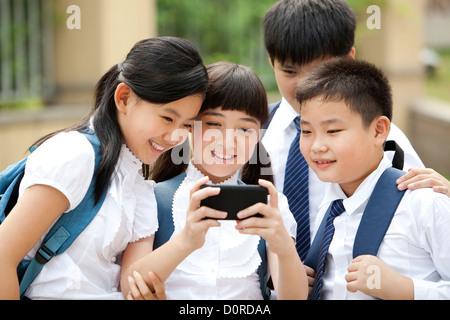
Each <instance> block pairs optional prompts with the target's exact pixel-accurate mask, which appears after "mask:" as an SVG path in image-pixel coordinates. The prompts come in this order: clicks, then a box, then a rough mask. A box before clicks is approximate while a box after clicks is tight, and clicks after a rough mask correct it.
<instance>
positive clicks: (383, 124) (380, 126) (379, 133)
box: [374, 116, 391, 146]
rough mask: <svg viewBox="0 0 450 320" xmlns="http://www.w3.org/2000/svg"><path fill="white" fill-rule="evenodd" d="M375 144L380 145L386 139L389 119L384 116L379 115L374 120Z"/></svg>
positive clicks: (389, 125)
mask: <svg viewBox="0 0 450 320" xmlns="http://www.w3.org/2000/svg"><path fill="white" fill-rule="evenodd" d="M374 121H375V139H376V142H375V143H376V145H377V146H378V145H379V146H382V145H383V144H384V142H385V141H386V139H387V137H388V135H389V131H390V129H391V121H389V119H388V117H386V116H379V117H378V118H376V119H375V120H374Z"/></svg>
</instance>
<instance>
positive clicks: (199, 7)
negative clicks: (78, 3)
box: [157, 0, 386, 90]
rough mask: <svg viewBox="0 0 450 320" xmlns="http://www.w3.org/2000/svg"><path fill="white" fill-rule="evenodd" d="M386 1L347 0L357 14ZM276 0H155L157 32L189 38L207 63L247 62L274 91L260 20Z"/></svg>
mask: <svg viewBox="0 0 450 320" xmlns="http://www.w3.org/2000/svg"><path fill="white" fill-rule="evenodd" d="M385 1H386V0H347V2H348V3H349V4H350V6H351V7H352V8H354V10H355V12H356V13H362V14H365V11H366V9H367V7H368V6H369V5H371V4H377V5H382V4H383V3H384V2H385ZM275 2H276V0H158V1H157V4H158V14H157V18H158V34H159V35H160V36H178V37H182V38H185V39H188V40H190V41H192V42H193V43H194V44H195V45H196V46H197V48H198V49H199V50H200V53H201V54H202V56H203V58H204V61H205V63H206V64H208V63H212V62H216V61H220V60H227V61H232V62H236V63H241V64H245V65H248V66H249V67H251V68H253V70H255V72H256V73H257V74H258V76H259V77H260V78H261V80H262V82H263V83H264V85H265V87H266V89H267V90H276V83H275V79H274V77H273V72H272V70H271V67H270V64H269V62H268V58H267V54H266V51H265V49H264V39H263V27H262V21H263V17H264V15H265V13H266V11H267V9H269V8H270V6H272V5H273V4H274V3H275Z"/></svg>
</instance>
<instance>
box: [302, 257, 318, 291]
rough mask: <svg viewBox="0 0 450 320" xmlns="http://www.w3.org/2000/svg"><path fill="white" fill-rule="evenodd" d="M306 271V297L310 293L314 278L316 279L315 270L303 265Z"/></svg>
mask: <svg viewBox="0 0 450 320" xmlns="http://www.w3.org/2000/svg"><path fill="white" fill-rule="evenodd" d="M303 266H304V267H305V271H306V277H307V278H308V299H309V296H310V295H311V291H312V288H313V286H314V280H315V279H316V271H314V269H313V268H310V267H308V266H307V265H303Z"/></svg>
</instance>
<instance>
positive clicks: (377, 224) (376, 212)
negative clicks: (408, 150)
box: [303, 167, 405, 270]
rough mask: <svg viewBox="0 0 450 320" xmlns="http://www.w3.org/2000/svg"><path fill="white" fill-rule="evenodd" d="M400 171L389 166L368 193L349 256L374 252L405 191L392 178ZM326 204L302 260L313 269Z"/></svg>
mask: <svg viewBox="0 0 450 320" xmlns="http://www.w3.org/2000/svg"><path fill="white" fill-rule="evenodd" d="M403 174H404V172H403V171H400V170H398V169H395V168H392V167H390V168H387V169H386V170H385V171H384V172H383V174H382V175H381V176H380V179H379V180H378V182H377V184H376V185H375V188H374V190H373V192H372V194H371V195H370V198H369V201H368V203H367V205H366V209H365V210H364V213H363V216H362V218H361V222H360V223H359V227H358V231H357V232H356V236H355V241H354V243H353V258H355V257H357V256H359V255H362V254H370V255H374V256H376V255H377V253H378V248H379V246H380V244H381V241H383V238H384V235H385V234H386V231H387V229H388V228H389V225H390V223H391V220H392V217H393V216H394V213H395V211H396V210H397V207H398V204H399V203H400V201H401V199H402V197H403V195H404V194H405V190H403V191H399V190H398V189H397V184H396V182H395V181H396V180H397V179H398V178H399V177H400V176H402V175H403ZM330 208H331V206H330ZM330 208H328V211H327V213H326V214H325V216H324V219H323V220H322V223H321V224H320V226H319V229H318V230H317V233H316V235H315V236H314V240H313V243H312V244H311V247H310V249H309V252H308V255H307V257H306V258H305V261H304V262H303V263H304V264H305V265H307V266H309V267H311V268H312V269H314V270H316V267H317V262H318V258H319V253H320V245H321V241H320V240H321V239H322V238H323V232H324V229H325V224H326V217H327V216H328V212H329V210H330Z"/></svg>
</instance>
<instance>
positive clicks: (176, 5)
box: [158, 0, 275, 88]
mask: <svg viewBox="0 0 450 320" xmlns="http://www.w3.org/2000/svg"><path fill="white" fill-rule="evenodd" d="M274 2H275V1H274V0H158V34H159V35H160V36H167V35H171V36H178V37H182V38H186V39H188V40H190V41H192V42H193V43H194V44H195V45H196V46H197V48H198V49H199V50H200V53H201V54H202V56H203V58H204V60H205V63H206V64H208V63H212V62H216V61H220V60H227V61H232V62H236V63H241V64H245V65H248V66H250V67H251V68H253V69H254V70H255V72H257V73H258V75H259V76H260V77H261V80H262V81H263V82H264V83H265V84H266V86H269V87H272V88H273V86H274V85H275V82H274V80H273V79H272V78H273V75H272V71H271V69H270V65H269V63H268V60H267V55H266V52H265V49H264V41H263V33H262V20H263V17H264V14H265V12H266V11H267V9H268V8H269V7H270V6H271V5H272V4H273V3H274Z"/></svg>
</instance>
